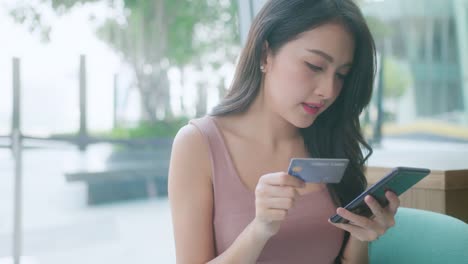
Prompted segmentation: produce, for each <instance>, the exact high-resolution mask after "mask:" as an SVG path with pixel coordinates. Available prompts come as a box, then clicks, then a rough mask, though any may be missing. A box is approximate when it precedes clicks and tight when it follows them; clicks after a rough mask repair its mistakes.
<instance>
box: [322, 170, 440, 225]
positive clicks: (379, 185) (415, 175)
mask: <svg viewBox="0 0 468 264" xmlns="http://www.w3.org/2000/svg"><path fill="white" fill-rule="evenodd" d="M430 172H431V171H430V170H429V169H425V168H409V167H397V168H394V169H393V170H392V171H391V172H390V173H389V174H387V175H386V176H385V177H383V178H382V179H380V180H379V181H378V182H376V183H375V184H374V185H372V186H371V187H370V188H369V189H367V190H366V191H364V192H363V193H361V194H360V195H359V196H358V197H356V199H354V200H353V201H351V202H350V203H349V204H348V205H346V206H345V207H344V208H345V209H347V210H349V211H351V212H353V213H355V214H358V215H361V216H365V217H372V215H373V213H372V211H371V210H370V208H369V207H368V206H367V204H366V202H365V201H364V198H365V197H366V196H367V195H371V196H372V197H374V198H375V199H376V200H377V201H378V202H379V204H380V205H381V206H382V207H385V206H387V205H388V203H389V202H388V200H387V198H386V197H385V192H386V191H392V192H394V193H395V194H396V195H397V196H400V195H401V194H402V193H404V192H405V191H406V190H408V189H409V188H411V187H412V186H413V185H415V184H416V183H418V182H419V181H420V180H422V179H423V178H424V177H426V176H427V175H429V173H430ZM330 221H331V222H333V223H348V222H349V221H348V220H346V219H344V218H342V217H341V216H340V215H338V214H335V215H334V216H332V217H330Z"/></svg>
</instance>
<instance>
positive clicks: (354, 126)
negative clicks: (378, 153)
mask: <svg viewBox="0 0 468 264" xmlns="http://www.w3.org/2000/svg"><path fill="white" fill-rule="evenodd" d="M328 22H339V23H341V24H342V25H343V26H345V28H346V29H347V30H348V31H349V32H350V33H351V34H352V36H353V37H354V41H355V45H354V46H355V50H354V60H353V65H352V68H351V71H350V72H349V73H348V74H347V77H346V79H345V81H344V83H343V88H342V90H341V92H340V95H339V96H338V98H337V99H336V100H335V102H334V103H333V104H332V105H331V106H330V107H329V108H328V109H327V110H326V111H325V112H323V113H322V114H320V115H319V116H318V117H317V119H316V120H315V121H314V123H313V124H312V125H311V126H310V127H307V128H301V134H302V136H303V138H304V142H305V145H306V148H307V150H308V152H309V154H310V155H311V156H312V157H317V158H347V159H349V164H348V167H347V169H346V172H345V175H344V176H343V179H342V180H341V182H340V183H338V184H328V188H329V190H330V193H331V194H332V195H333V197H335V199H336V200H335V201H336V203H337V205H344V204H347V203H348V202H350V201H351V200H352V199H354V198H355V197H356V196H357V195H359V194H360V193H361V192H362V191H364V190H365V188H366V187H367V181H366V178H365V176H364V164H365V162H366V160H367V158H368V157H369V156H370V155H371V154H372V148H371V147H370V145H369V144H368V143H367V142H366V141H365V139H364V137H363V135H362V132H361V128H360V122H359V115H360V114H361V112H362V110H363V109H364V108H365V107H366V106H367V105H368V104H369V101H370V99H371V96H372V87H373V82H374V76H375V64H376V59H375V58H376V57H375V53H376V52H375V44H374V40H373V38H372V35H371V33H370V30H369V28H368V26H367V24H366V22H365V19H364V17H363V15H362V13H361V11H360V9H359V7H358V6H357V5H356V4H355V3H354V2H353V1H351V0H269V1H267V2H266V3H265V5H264V6H263V8H262V9H261V10H260V12H259V13H258V15H257V16H256V17H255V19H254V21H253V23H252V25H251V28H250V31H249V35H248V39H247V43H246V45H245V47H244V49H243V50H242V53H241V56H240V58H239V62H238V65H237V68H236V72H235V76H234V80H233V82H232V85H231V87H230V90H229V92H228V93H227V95H226V97H225V98H224V99H223V100H222V101H221V102H220V104H219V105H217V106H216V107H215V108H214V109H213V110H212V112H211V113H210V114H211V115H214V116H224V115H229V114H234V113H240V112H244V111H246V110H247V109H248V108H249V106H250V105H251V104H252V102H253V101H254V99H255V97H256V96H257V94H258V93H259V90H260V88H261V82H262V76H263V73H262V72H261V70H260V65H261V62H262V57H263V55H264V54H263V52H264V49H263V47H264V44H265V43H268V45H269V48H270V49H271V51H272V53H273V54H276V53H277V52H278V51H279V49H280V48H281V47H283V46H284V45H285V44H286V43H287V42H289V41H291V40H294V39H296V38H298V37H299V36H300V34H301V33H303V32H305V31H308V30H311V29H313V28H316V27H318V26H320V25H323V24H325V23H328ZM363 152H366V155H364V154H363ZM348 238H349V234H346V236H345V241H346V240H347V239H348ZM344 244H345V243H343V245H344ZM340 255H341V253H340ZM338 259H339V258H337V260H338Z"/></svg>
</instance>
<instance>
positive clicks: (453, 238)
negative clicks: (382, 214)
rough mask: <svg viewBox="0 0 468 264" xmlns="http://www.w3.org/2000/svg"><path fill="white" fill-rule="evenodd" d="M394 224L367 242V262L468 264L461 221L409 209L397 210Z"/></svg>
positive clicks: (466, 232) (466, 229) (467, 236)
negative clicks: (368, 260)
mask: <svg viewBox="0 0 468 264" xmlns="http://www.w3.org/2000/svg"><path fill="white" fill-rule="evenodd" d="M395 221H396V224H395V226H394V227H393V228H391V229H389V230H388V231H387V233H386V234H385V235H383V236H382V237H380V238H379V239H378V240H376V241H374V242H372V243H370V245H369V259H370V263H378V264H386V263H398V264H405V263H408V264H417V263H425V264H427V263H443V264H445V263H460V264H468V224H466V223H464V222H463V221H461V220H459V219H456V218H453V217H451V216H447V215H443V214H439V213H434V212H430V211H424V210H418V209H411V208H399V209H398V213H397V215H396V217H395Z"/></svg>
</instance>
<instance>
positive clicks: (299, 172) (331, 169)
mask: <svg viewBox="0 0 468 264" xmlns="http://www.w3.org/2000/svg"><path fill="white" fill-rule="evenodd" d="M348 162H349V160H348V159H315V158H292V159H291V161H290V163H289V168H288V174H289V175H292V176H294V177H297V178H299V179H301V180H303V181H304V182H313V183H339V182H340V181H341V178H343V175H344V172H345V170H346V167H347V166H348Z"/></svg>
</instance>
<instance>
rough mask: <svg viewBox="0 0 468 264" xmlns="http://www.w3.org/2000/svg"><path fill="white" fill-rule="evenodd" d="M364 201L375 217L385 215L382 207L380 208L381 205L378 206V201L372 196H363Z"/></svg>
mask: <svg viewBox="0 0 468 264" xmlns="http://www.w3.org/2000/svg"><path fill="white" fill-rule="evenodd" d="M364 201H365V202H366V204H367V206H369V208H370V209H371V211H372V213H373V214H374V215H375V217H378V218H384V217H385V216H384V209H383V208H382V206H380V204H379V202H377V200H376V199H375V198H374V197H372V196H370V195H367V196H366V197H365V198H364Z"/></svg>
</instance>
